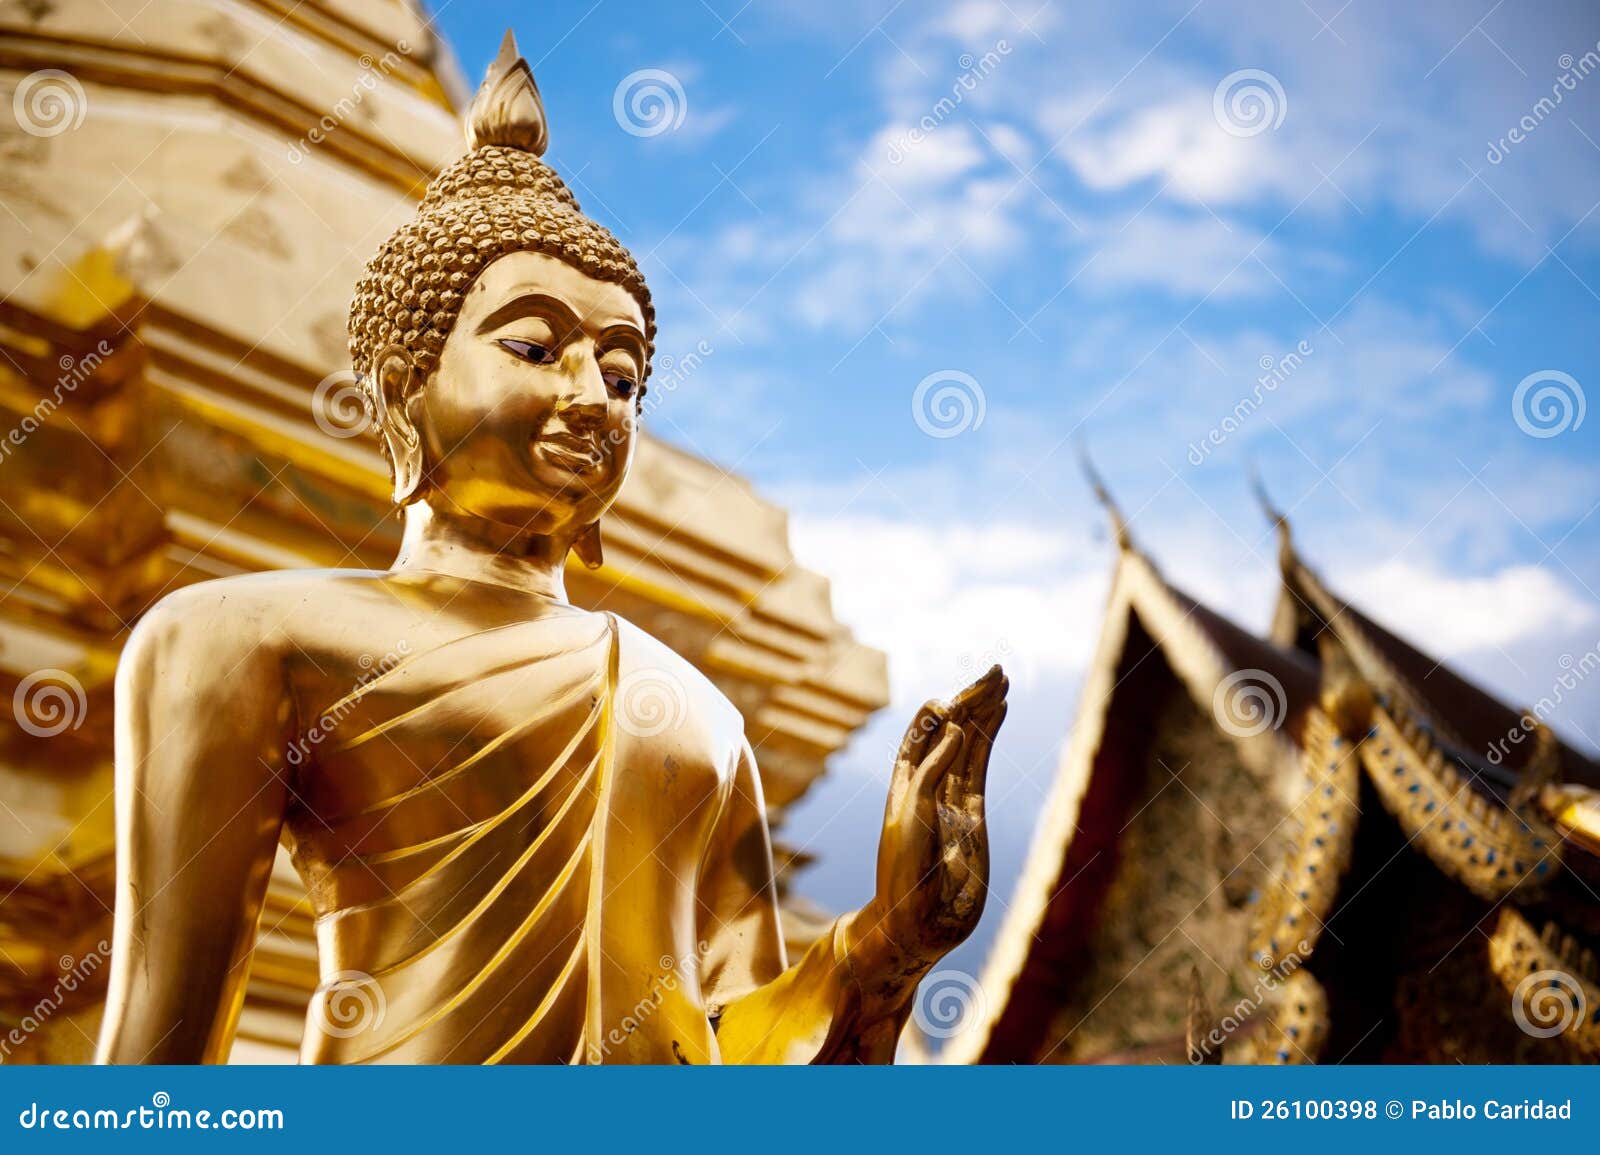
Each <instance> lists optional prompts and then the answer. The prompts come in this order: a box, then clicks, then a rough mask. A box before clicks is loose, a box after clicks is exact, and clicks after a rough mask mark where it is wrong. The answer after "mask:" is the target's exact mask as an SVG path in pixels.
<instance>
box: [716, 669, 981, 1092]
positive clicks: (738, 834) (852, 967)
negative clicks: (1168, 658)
mask: <svg viewBox="0 0 1600 1155" xmlns="http://www.w3.org/2000/svg"><path fill="white" fill-rule="evenodd" d="M1006 689H1007V684H1006V680H1005V676H1004V675H1003V674H1002V673H1001V672H1000V670H999V668H998V667H996V668H995V669H993V670H991V671H990V672H989V673H988V674H986V675H984V676H983V677H982V678H980V679H978V681H977V682H975V683H973V685H972V686H970V687H968V688H967V689H966V690H965V691H963V692H962V693H961V694H959V695H957V697H956V698H955V699H954V700H953V701H951V702H948V703H941V702H929V703H928V704H927V705H925V706H924V707H923V708H922V709H921V711H919V712H918V714H917V716H916V718H915V719H914V720H913V721H912V723H911V726H910V727H909V728H908V729H907V731H906V736H905V738H904V740H903V741H902V742H901V746H900V751H899V755H898V756H897V758H896V759H895V767H894V773H893V775H892V778H891V781H890V785H889V800H888V804H887V805H886V807H885V809H884V824H883V836H882V839H881V841H880V842H879V845H878V869H877V891H876V893H875V894H874V896H873V898H872V900H871V901H870V902H869V903H867V905H866V906H864V907H862V908H861V909H860V910H858V911H856V912H854V913H852V914H847V915H845V916H843V917H842V918H840V919H839V920H838V921H837V922H836V923H835V924H834V926H833V929H832V931H831V933H829V934H827V935H824V936H823V937H822V938H821V939H820V940H819V941H817V942H816V943H813V944H812V946H811V947H810V949H808V950H807V951H806V953H805V954H804V955H803V956H802V957H801V958H800V959H799V961H797V962H796V963H795V964H794V965H793V966H790V967H787V968H785V966H784V948H783V938H782V931H781V928H780V926H779V923H778V903H777V891H776V887H775V886H774V884H773V878H772V847H771V840H770V837H769V835H768V831H767V823H766V813H765V809H764V807H763V805H762V800H761V782H760V779H759V777H758V776H757V774H756V768H755V759H754V756H753V755H752V754H751V753H750V750H749V747H748V746H746V748H745V750H744V754H743V757H742V758H741V760H740V765H739V770H738V774H737V775H736V777H735V781H734V784H733V786H734V789H733V792H732V795H731V797H730V798H729V800H728V802H727V803H726V804H725V806H724V813H723V816H722V820H721V822H720V823H719V825H718V827H717V830H716V833H715V836H714V838H713V843H712V846H711V847H710V848H709V851H708V854H707V857H706V859H705V860H704V861H705V865H704V867H703V869H702V876H701V877H702V881H701V891H700V894H701V900H702V907H701V914H702V917H701V930H702V936H701V937H702V941H704V942H705V943H706V944H707V945H708V947H709V949H708V950H707V952H706V954H705V956H704V957H703V959H702V967H701V974H702V985H703V989H704V990H705V992H706V997H707V999H708V1000H709V1002H710V1003H712V1004H716V1006H717V1007H718V1009H720V1012H721V1013H720V1017H719V1020H718V1025H717V1043H718V1046H719V1048H720V1050H721V1052H722V1057H723V1059H724V1061H726V1062H731V1063H806V1062H813V1063H841V1062H865V1063H887V1062H892V1061H893V1059H894V1051H895V1044H896V1041H897V1040H898V1039H899V1036H900V1029H901V1028H902V1027H903V1026H904V1025H905V1020H906V1018H907V1017H908V1016H909V1014H910V1010H911V1003H912V999H913V998H914V996H915V994H916V988H917V984H918V983H919V982H920V981H921V980H922V977H923V975H925V974H926V973H927V972H928V971H929V970H931V969H932V967H933V966H934V964H936V963H937V962H938V961H939V959H940V958H941V957H943V956H944V954H945V953H947V952H948V951H949V950H950V949H951V948H952V947H954V946H955V945H956V944H957V943H959V942H961V940H962V939H964V938H965V937H966V936H967V935H968V934H969V933H971V931H972V928H973V927H974V926H975V925H976V924H977V921H978V917H979V916H980V915H981V914H982V911H983V898H984V894H985V892H986V889H987V884H988V863H989V849H988V838H987V834H986V831H985V823H984V809H983V792H984V780H985V775H986V772H987V769H988V763H989V754H990V751H991V748H992V746H993V742H994V737H995V734H996V733H997V732H998V731H999V728H1000V724H1001V722H1002V721H1003V720H1004V718H1005V696H1006Z"/></svg>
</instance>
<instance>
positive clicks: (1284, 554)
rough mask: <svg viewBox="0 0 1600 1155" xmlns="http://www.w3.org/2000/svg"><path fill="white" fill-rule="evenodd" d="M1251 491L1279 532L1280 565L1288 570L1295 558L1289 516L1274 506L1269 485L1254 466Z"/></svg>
mask: <svg viewBox="0 0 1600 1155" xmlns="http://www.w3.org/2000/svg"><path fill="white" fill-rule="evenodd" d="M1250 489H1251V491H1252V492H1254V493H1255V495H1256V501H1257V502H1258V503H1259V504H1260V506H1261V512H1262V513H1264V514H1266V515H1267V520H1268V521H1270V522H1271V523H1272V527H1273V528H1274V529H1275V530H1277V531H1278V564H1279V566H1280V567H1283V568H1287V567H1288V565H1289V563H1290V561H1291V560H1292V559H1293V557H1294V543H1293V541H1292V540H1291V536H1290V532H1289V515H1288V514H1286V513H1284V512H1283V510H1281V509H1279V508H1278V507H1277V506H1276V505H1274V504H1272V495H1271V494H1269V493H1268V492H1267V484H1266V482H1265V481H1263V480H1262V479H1261V471H1260V470H1259V469H1257V468H1256V467H1255V466H1254V465H1252V466H1251V467H1250Z"/></svg>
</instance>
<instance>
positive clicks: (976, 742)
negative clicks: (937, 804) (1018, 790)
mask: <svg viewBox="0 0 1600 1155" xmlns="http://www.w3.org/2000/svg"><path fill="white" fill-rule="evenodd" d="M1008 709H1009V706H1008V704H1007V703H1006V702H1003V701H1002V702H1000V703H999V704H998V705H997V706H996V707H995V708H994V709H993V710H992V711H991V712H990V713H989V716H988V717H986V718H984V719H982V720H980V721H979V722H978V723H977V725H976V727H975V728H976V731H977V733H976V734H975V735H974V737H973V740H972V746H971V749H970V752H969V753H968V755H967V762H966V765H965V766H964V767H962V768H961V769H960V770H958V771H956V772H955V773H953V774H951V777H952V778H955V779H957V780H958V784H959V785H960V786H962V787H964V788H965V789H966V791H967V794H968V796H969V798H975V799H976V801H977V803H978V805H979V806H980V807H981V806H982V805H983V792H984V790H985V789H986V788H987V787H988V784H989V757H990V755H992V754H993V753H994V741H995V738H996V737H997V736H998V735H999V733H1000V724H1001V723H1002V722H1004V721H1005V720H1006V712H1007V710H1008Z"/></svg>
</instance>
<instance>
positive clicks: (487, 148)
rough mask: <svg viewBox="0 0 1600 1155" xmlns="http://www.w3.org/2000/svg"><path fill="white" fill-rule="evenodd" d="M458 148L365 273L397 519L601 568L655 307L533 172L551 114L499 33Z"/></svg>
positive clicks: (362, 359) (354, 318)
mask: <svg viewBox="0 0 1600 1155" xmlns="http://www.w3.org/2000/svg"><path fill="white" fill-rule="evenodd" d="M467 142H468V146H469V150H468V152H467V155H466V156H464V157H462V158H461V159H460V160H458V161H456V162H455V163H454V164H452V165H450V166H449V167H448V168H446V169H445V170H444V171H443V172H442V173H440V174H439V176H438V177H437V178H436V179H435V180H434V181H433V183H432V184H430V185H429V186H428V191H427V194H426V195H425V197H424V198H423V201H422V204H421V206H420V207H419V208H418V210H417V213H416V215H415V216H414V217H412V218H411V219H410V220H409V221H407V222H406V223H405V224H403V225H401V226H400V228H399V229H398V230H396V231H395V233H394V235H393V236H391V237H390V238H389V239H388V240H387V241H385V242H384V243H383V245H382V247H380V248H379V250H378V252H377V255H376V256H374V257H373V258H372V260H371V261H369V262H368V264H367V268H366V272H365V274H364V275H363V277H362V279H361V281H360V283H359V284H358V285H357V287H356V294H355V299H354V301H353V303H352V304H351V307H350V353H351V359H352V364H353V367H354V369H355V371H356V372H357V373H358V374H359V375H360V376H361V379H362V381H363V383H364V386H365V388H366V389H367V391H368V396H369V399H370V401H371V402H372V405H373V411H374V416H375V418H376V421H377V425H378V431H379V435H380V438H381V441H382V445H383V449H384V453H385V456H386V457H387V458H388V460H389V462H390V465H391V467H392V470H393V476H394V496H395V500H396V501H397V502H399V503H401V504H402V505H404V504H409V503H412V502H416V501H421V500H424V499H426V500H427V501H428V502H429V503H430V505H432V506H436V507H438V508H439V509H441V510H443V511H447V512H448V513H449V514H450V515H451V516H454V517H463V516H464V517H467V518H477V519H483V520H485V521H488V522H492V523H493V524H494V526H495V527H496V529H497V530H498V531H499V532H501V533H506V532H510V533H538V534H548V535H552V536H563V537H567V538H572V539H575V540H576V542H577V547H578V550H579V552H580V554H581V555H582V556H583V557H584V560H585V561H588V562H589V563H590V564H597V563H598V555H599V548H598V542H599V538H598V532H597V530H596V529H595V528H594V527H596V526H597V525H598V523H599V519H600V517H601V515H602V514H604V513H605V511H606V509H607V508H608V507H609V506H610V505H611V503H612V501H613V500H615V498H616V496H617V492H618V490H619V489H620V488H621V486H622V482H623V479H624V478H625V477H626V476H627V471H628V466H629V464H630V463H631V461H632V458H633V449H634V433H635V426H636V418H637V415H638V412H639V406H640V402H641V401H642V399H643V396H644V389H645V378H646V376H647V375H648V374H649V370H650V354H651V350H652V347H653V342H654V338H655V320H654V310H653V309H652V307H651V304H650V291H649V289H648V288H647V287H646V286H645V282H644V277H643V275H642V274H641V273H640V272H639V268H638V266H637V265H636V264H635V263H634V260H633V258H632V257H631V256H630V255H629V254H628V251H627V250H626V249H624V248H623V247H622V245H621V244H619V243H618V242H617V240H616V238H615V237H613V236H612V235H611V234H610V233H609V232H607V231H606V230H605V229H604V228H602V227H601V226H600V225H598V224H595V223H594V222H593V221H591V220H589V219H588V218H587V217H585V216H584V215H583V214H582V212H581V211H580V210H579V208H578V202H577V200H576V199H575V198H574V197H573V196H572V194H571V193H570V192H569V191H568V190H567V188H566V186H565V185H564V184H562V182H561V178H560V177H558V176H557V175H556V174H555V172H554V171H553V170H552V169H551V168H550V167H549V166H548V165H546V164H545V163H544V162H543V161H542V160H540V159H539V158H540V155H541V154H542V153H543V152H544V148H545V142H546V129H545V119H544V109H543V105H542V102H541V101H540V98H539V90H538V87H537V86H536V85H535V84H534V81H533V75H532V72H531V71H530V70H529V68H528V65H527V64H526V62H524V61H523V60H522V59H521V58H520V57H519V56H518V55H517V51H516V45H515V42H514V41H513V40H512V38H511V34H510V33H509V32H508V33H507V34H506V41H505V44H504V45H503V46H502V48H501V51H500V57H499V59H498V60H496V61H495V63H494V65H493V66H492V67H491V68H490V70H489V76H488V78H487V79H486V80H485V81H484V83H483V87H482V88H481V89H480V90H479V92H478V96H477V99H476V100H475V101H474V102H473V106H472V111H471V113H470V115H469V119H468V128H467Z"/></svg>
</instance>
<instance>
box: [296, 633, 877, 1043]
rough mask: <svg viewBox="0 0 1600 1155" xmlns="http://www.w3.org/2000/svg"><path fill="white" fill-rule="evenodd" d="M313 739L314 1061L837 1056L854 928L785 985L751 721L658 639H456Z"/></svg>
mask: <svg viewBox="0 0 1600 1155" xmlns="http://www.w3.org/2000/svg"><path fill="white" fill-rule="evenodd" d="M320 724H321V725H322V726H323V728H324V729H325V730H326V731H327V735H328V736H327V739H326V740H325V741H324V742H323V743H322V744H320V746H319V747H318V749H317V750H316V755H315V765H314V767H308V768H307V772H306V773H304V774H302V775H301V778H300V781H299V783H298V785H297V789H296V801H295V804H294V809H293V810H292V811H291V813H290V814H289V816H288V821H287V823H286V838H287V841H288V843H289V845H290V849H291V851H292V854H293V857H294V859H295V863H296V866H297V868H298V869H299V871H300V873H301V875H302V877H303V878H304V879H305V880H306V882H307V885H308V888H309V890H310V895H311V902H312V906H313V909H314V911H315V913H316V916H317V923H316V925H317V936H318V951H319V956H320V965H321V985H320V986H319V987H318V989H317V992H316V993H315V995H314V996H313V998H312V1001H311V1005H310V1008H309V1012H308V1018H307V1026H306V1033H305V1041H304V1044H303V1047H302V1053H301V1057H302V1060H303V1061H306V1062H336V1063H365V1062H384V1063H498V1062H517V1063H607V1062H651V1063H707V1062H719V1061H738V1062H796V1061H798V1062H806V1061H813V1060H816V1059H818V1058H825V1057H826V1055H827V1053H828V1052H830V1051H832V1050H837V1049H839V1047H840V1034H841V1031H842V1030H844V1029H846V1027H847V1020H848V1019H849V1018H850V1013H851V1012H850V1008H851V1007H852V1005H854V1004H855V1003H856V1002H857V999H858V992H856V991H855V990H854V986H853V983H852V982H851V981H850V979H849V966H848V961H847V960H846V959H844V958H843V957H842V951H841V947H840V935H839V934H838V933H837V930H836V933H835V934H834V935H832V936H824V938H823V939H822V940H821V941H819V942H818V943H817V944H816V945H815V946H813V947H812V948H811V950H810V951H808V952H807V954H806V955H805V957H804V958H802V959H801V960H800V961H799V962H798V963H797V964H796V965H795V966H794V967H788V966H787V960H786V958H785V954H784V946H783V937H782V934H781V930H780V927H779V923H778V910H777V898H776V892H775V888H774V885H773V877H772V858H771V845H770V838H769V834H768V831H767V826H766V819H765V811H764V808H763V804H762V799H761V787H760V780H759V778H758V776H757V774H756V768H755V762H754V759H753V756H752V754H751V751H750V748H749V745H748V743H747V742H746V741H745V740H744V737H743V724H742V721H741V719H740V718H739V715H738V713H737V711H736V710H735V709H734V708H733V706H732V705H731V703H729V702H728V701H727V700H726V699H725V698H724V697H723V696H722V695H721V694H720V693H719V692H718V691H717V690H716V689H715V687H713V686H712V685H711V684H710V682H709V681H707V680H706V679H705V678H704V677H703V676H702V675H701V674H700V673H699V672H698V671H696V670H695V669H694V668H693V667H692V666H690V665H689V664H688V663H687V662H685V661H684V660H683V659H682V658H680V657H678V656H677V655H676V654H674V653H672V652H671V651H670V650H668V649H667V648H666V647H665V646H663V645H661V644H660V643H659V642H656V641H655V640H654V639H652V638H650V637H649V636H648V635H646V634H644V633H643V632H642V631H639V630H637V629H636V628H634V627H632V626H631V625H629V624H628V623H626V622H625V621H622V620H620V619H617V618H615V617H613V616H611V615H608V614H588V613H582V612H579V611H572V610H568V611H566V612H563V613H557V614H552V615H548V616H544V617H540V618H537V619H535V620H531V621H519V622H515V623H511V624H507V625H501V626H496V627H494V628H490V629H485V630H482V631H480V632H477V633H471V634H465V635H462V636H459V637H455V638H451V639H447V640H443V641H439V642H436V643H435V644H432V645H431V646H429V647H426V648H423V649H420V650H419V651H417V652H415V653H410V654H408V655H407V656H406V657H404V658H403V659H402V660H400V661H399V662H397V663H396V664H394V665H392V666H387V667H385V668H383V669H381V670H377V671H374V672H372V674H371V676H370V677H367V678H365V679H364V680H363V681H362V682H361V683H360V684H359V685H357V686H355V687H354V688H353V689H352V690H351V691H350V692H349V693H348V694H347V695H345V696H344V697H343V698H341V699H340V700H338V701H336V702H334V703H332V704H331V705H329V706H328V707H327V708H326V709H325V710H324V711H323V712H322V714H321V716H320ZM786 968H787V969H786Z"/></svg>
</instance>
